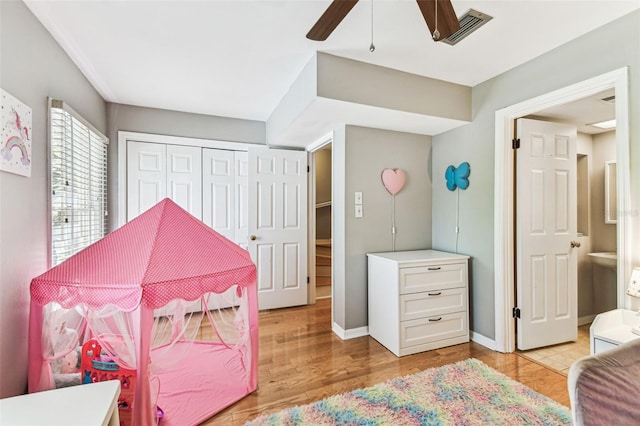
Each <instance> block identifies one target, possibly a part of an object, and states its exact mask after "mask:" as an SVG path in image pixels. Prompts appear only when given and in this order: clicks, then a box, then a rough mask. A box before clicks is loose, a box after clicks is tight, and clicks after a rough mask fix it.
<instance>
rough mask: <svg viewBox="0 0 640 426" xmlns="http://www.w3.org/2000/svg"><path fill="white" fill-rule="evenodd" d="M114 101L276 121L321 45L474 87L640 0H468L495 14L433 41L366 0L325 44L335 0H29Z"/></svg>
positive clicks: (408, 16)
mask: <svg viewBox="0 0 640 426" xmlns="http://www.w3.org/2000/svg"><path fill="white" fill-rule="evenodd" d="M25 3H26V4H27V6H28V7H29V8H30V9H31V10H32V12H33V13H34V14H35V15H36V17H37V18H38V19H39V20H40V21H41V22H42V23H43V24H44V26H45V27H46V28H47V29H48V30H49V31H50V32H51V34H52V35H53V36H54V37H55V38H56V40H57V41H58V42H59V43H60V45H61V46H62V47H63V48H64V49H65V50H66V51H67V53H68V54H69V56H70V57H71V58H72V59H73V61H74V62H75V63H76V64H77V65H78V66H79V68H80V69H81V70H82V71H83V72H84V74H85V75H86V76H87V78H88V79H89V80H90V81H91V82H92V84H93V85H94V86H95V88H96V89H97V90H98V91H99V92H100V93H101V95H102V96H103V97H104V98H105V100H107V101H110V102H115V103H122V104H130V105H138V106H146V107H153V108H163V109H168V110H177V111H185V112H193V113H201V114H210V115H217V116H226V117H235V118H244V119H252V120H260V121H266V120H267V119H268V118H269V115H270V114H271V113H272V111H273V110H274V108H275V107H276V105H277V104H278V102H279V101H280V99H281V98H282V97H283V96H284V94H285V93H286V91H287V90H288V88H289V86H290V85H291V83H292V82H293V81H294V80H295V78H296V76H297V75H298V74H299V72H300V71H301V70H302V67H303V66H304V65H305V64H306V63H307V62H308V60H309V59H310V58H311V57H312V56H313V55H314V53H315V52H316V51H323V52H327V53H331V54H334V55H338V56H343V57H347V58H351V59H356V60H360V61H365V62H369V63H373V64H377V65H382V66H386V67H390V68H395V69H399V70H403V71H407V72H411V73H415V74H419V75H424V76H428V77H432V78H437V79H442V80H447V81H451V82H454V83H458V84H463V85H468V86H474V85H476V84H478V83H481V82H483V81H485V80H487V79H490V78H492V77H494V76H496V75H498V74H500V73H503V72H505V71H507V70H509V69H511V68H513V67H515V66H517V65H519V64H522V63H524V62H526V61H528V60H530V59H532V58H534V57H536V56H538V55H540V54H542V53H544V52H546V51H548V50H551V49H553V48H555V47H557V46H559V45H561V44H563V43H566V42H567V41H569V40H571V39H574V38H576V37H578V36H580V35H582V34H584V33H586V32H588V31H590V30H592V29H594V28H597V27H599V26H601V25H604V24H606V23H607V22H610V21H612V20H614V19H616V18H618V17H621V16H623V15H625V14H627V13H629V12H631V11H632V10H635V9H638V8H640V0H600V1H595V0H590V1H589V0H570V1H552V0H523V1H514V0H511V1H508V0H503V1H486V0H477V1H458V0H453V1H452V4H453V7H454V8H455V10H456V13H457V14H458V16H460V15H462V14H463V13H464V12H466V11H467V10H468V9H469V8H473V9H476V10H478V11H480V12H483V13H486V14H489V15H491V16H493V17H494V19H493V20H492V21H490V22H489V23H487V24H486V25H485V26H483V27H482V28H480V29H479V30H477V31H476V32H475V33H473V34H471V35H470V36H469V37H468V38H467V39H465V40H463V41H461V42H460V43H459V44H458V45H456V46H448V45H445V44H442V43H434V42H433V41H431V39H430V36H429V34H428V32H427V28H426V25H425V23H424V20H423V18H422V16H421V15H420V12H419V9H418V6H417V5H416V3H415V1H412V0H395V1H391V0H375V1H374V3H373V4H374V18H375V19H374V43H375V45H376V50H375V52H374V53H370V52H369V44H370V42H371V40H370V37H371V3H370V1H368V0H362V1H360V2H359V3H358V4H357V5H356V7H355V8H354V9H353V10H352V11H351V13H350V14H349V15H348V16H347V17H346V18H345V19H344V21H343V22H342V23H341V24H340V25H339V26H338V28H337V29H336V30H335V31H334V33H333V34H332V35H331V36H330V37H329V39H328V40H327V41H325V42H314V41H310V40H307V39H306V38H305V34H306V33H307V31H308V30H309V29H310V28H311V26H312V25H313V24H314V23H315V21H316V20H317V19H318V17H319V16H320V15H321V14H322V13H323V12H324V10H325V9H326V7H327V6H328V4H329V3H330V1H329V0H322V1H316V0H276V1H267V0H253V1H247V0H245V1H243V0H233V1H223V0H209V1H193V0H137V1H132V0H128V1H119V0H48V1H43V0H25Z"/></svg>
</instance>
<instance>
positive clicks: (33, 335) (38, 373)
mask: <svg viewBox="0 0 640 426" xmlns="http://www.w3.org/2000/svg"><path fill="white" fill-rule="evenodd" d="M42 309H43V308H42V306H40V305H39V304H37V303H36V302H34V301H33V299H31V310H30V312H29V393H33V392H39V391H43V390H48V389H50V387H46V388H44V389H43V388H42V387H41V382H42V379H43V377H42V375H43V374H44V372H45V367H46V365H45V362H44V359H43V358H42V321H43V317H42ZM49 382H50V380H49ZM48 386H50V383H49V384H48Z"/></svg>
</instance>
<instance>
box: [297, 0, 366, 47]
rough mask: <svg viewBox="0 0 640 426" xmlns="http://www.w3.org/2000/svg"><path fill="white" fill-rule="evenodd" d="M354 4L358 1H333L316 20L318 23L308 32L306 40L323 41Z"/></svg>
mask: <svg viewBox="0 0 640 426" xmlns="http://www.w3.org/2000/svg"><path fill="white" fill-rule="evenodd" d="M356 3H358V0H333V2H332V3H331V4H330V5H329V7H328V8H327V10H325V11H324V13H323V14H322V16H321V17H320V19H318V22H316V24H315V25H314V26H313V27H312V28H311V30H309V32H308V33H307V38H308V39H310V40H315V41H325V40H326V39H327V37H329V36H330V35H331V33H332V32H333V30H335V29H336V27H337V26H338V24H340V22H342V20H343V19H344V17H345V16H347V14H348V13H349V12H350V11H351V9H353V6H355V5H356Z"/></svg>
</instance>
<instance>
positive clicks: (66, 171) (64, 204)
mask: <svg viewBox="0 0 640 426" xmlns="http://www.w3.org/2000/svg"><path fill="white" fill-rule="evenodd" d="M49 118H50V133H49V135H50V148H51V151H50V152H51V154H50V158H51V266H52V267H53V266H56V265H58V264H59V263H61V262H62V261H64V260H66V259H67V258H68V257H70V256H72V255H74V254H75V253H77V252H79V251H80V250H82V249H83V248H85V247H87V246H89V245H91V244H93V243H94V242H96V241H97V240H99V239H100V238H102V237H104V236H105V235H106V232H107V144H108V143H109V141H108V139H107V138H106V137H105V136H104V135H103V134H101V133H100V132H99V131H98V130H96V129H95V128H94V127H93V126H92V125H91V124H89V123H88V122H87V121H85V120H84V119H83V118H82V117H80V116H79V115H78V114H77V113H76V112H75V111H74V110H73V109H71V108H70V107H69V106H68V105H66V104H65V103H64V102H62V101H57V100H51V101H50V115H49Z"/></svg>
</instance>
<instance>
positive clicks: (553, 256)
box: [516, 119, 578, 350]
mask: <svg viewBox="0 0 640 426" xmlns="http://www.w3.org/2000/svg"><path fill="white" fill-rule="evenodd" d="M517 132H518V137H519V138H520V141H521V142H520V143H521V145H520V148H519V149H518V150H517V154H516V157H517V160H516V166H517V168H516V170H517V172H516V192H517V194H516V204H517V207H516V213H517V214H516V218H517V219H516V222H517V223H516V239H517V241H516V247H517V262H516V263H517V264H516V274H517V276H516V281H517V290H516V293H517V306H518V307H519V308H520V319H519V320H517V334H518V349H522V350H524V349H531V348H537V347H541V346H548V345H553V344H557V343H562V342H568V341H573V340H576V338H577V327H578V315H577V304H578V303H577V299H578V294H577V259H578V252H577V248H573V247H572V245H573V242H574V241H576V237H577V195H576V184H577V181H576V169H577V163H576V141H577V134H576V129H575V127H573V126H570V125H565V124H559V123H549V122H544V121H537V120H529V119H519V120H518V122H517Z"/></svg>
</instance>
